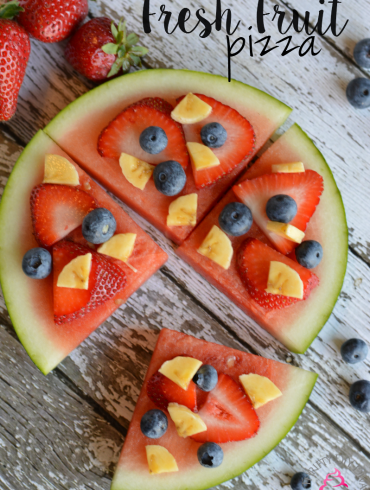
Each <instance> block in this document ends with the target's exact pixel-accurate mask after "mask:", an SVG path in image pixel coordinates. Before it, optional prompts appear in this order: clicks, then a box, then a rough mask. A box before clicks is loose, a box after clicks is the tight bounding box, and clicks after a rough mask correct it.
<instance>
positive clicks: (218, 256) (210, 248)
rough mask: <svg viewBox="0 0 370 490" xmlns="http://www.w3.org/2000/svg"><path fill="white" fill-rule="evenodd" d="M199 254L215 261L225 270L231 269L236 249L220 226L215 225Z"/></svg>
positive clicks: (199, 249)
mask: <svg viewBox="0 0 370 490" xmlns="http://www.w3.org/2000/svg"><path fill="white" fill-rule="evenodd" d="M198 252H199V253H200V254H201V255H204V256H205V257H208V258H209V259H211V260H213V262H216V264H218V265H220V266H221V267H223V268H224V269H228V268H229V267H230V263H231V259H232V256H233V253H234V249H233V246H232V243H231V241H230V238H229V237H228V236H227V235H226V234H225V233H224V232H223V231H222V230H220V228H218V226H216V225H213V227H212V228H211V231H210V232H209V233H208V235H207V236H206V237H205V239H204V240H203V242H202V244H201V246H200V247H199V248H198Z"/></svg>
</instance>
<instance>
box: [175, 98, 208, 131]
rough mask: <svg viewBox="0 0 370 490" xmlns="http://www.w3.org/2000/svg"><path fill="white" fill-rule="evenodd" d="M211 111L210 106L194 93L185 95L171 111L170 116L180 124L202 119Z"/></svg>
mask: <svg viewBox="0 0 370 490" xmlns="http://www.w3.org/2000/svg"><path fill="white" fill-rule="evenodd" d="M211 112H212V106H210V105H209V104H207V102H205V101H204V100H202V99H201V98H199V97H197V96H196V95H194V94H188V95H186V96H185V97H184V98H183V99H182V100H181V101H180V102H179V103H178V104H177V106H176V107H175V109H174V110H173V111H172V112H171V117H172V119H174V120H175V121H177V122H178V123H180V124H194V123H197V122H200V121H203V119H205V118H206V117H208V116H209V115H210V114H211Z"/></svg>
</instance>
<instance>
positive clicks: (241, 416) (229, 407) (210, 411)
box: [191, 374, 260, 444]
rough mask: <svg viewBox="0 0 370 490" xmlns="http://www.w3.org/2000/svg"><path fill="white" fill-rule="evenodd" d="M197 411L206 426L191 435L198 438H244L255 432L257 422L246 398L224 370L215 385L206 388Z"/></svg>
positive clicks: (203, 440)
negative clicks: (207, 389) (212, 387)
mask: <svg viewBox="0 0 370 490" xmlns="http://www.w3.org/2000/svg"><path fill="white" fill-rule="evenodd" d="M199 415H200V417H201V418H202V420H203V421H204V422H205V424H206V426H207V430H206V431H205V432H200V433H199V434H196V435H194V436H191V438H192V439H194V440H196V441H197V442H216V443H218V444H219V443H223V442H230V441H244V440H245V439H249V438H250V437H253V436H254V435H256V433H257V431H258V429H259V426H260V422H259V419H258V416H257V414H256V412H255V410H254V408H253V406H252V404H251V402H250V400H249V398H248V397H247V396H246V395H245V393H244V391H243V389H242V388H241V387H240V386H239V385H238V384H237V383H235V381H234V380H233V379H231V378H230V376H227V375H226V374H219V376H218V383H217V386H216V388H215V389H214V390H212V391H211V392H209V394H208V397H207V401H206V402H205V404H204V405H203V406H202V408H201V409H200V410H199Z"/></svg>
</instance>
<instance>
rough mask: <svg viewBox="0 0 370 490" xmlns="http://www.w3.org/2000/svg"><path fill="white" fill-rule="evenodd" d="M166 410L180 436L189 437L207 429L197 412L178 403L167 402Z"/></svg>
mask: <svg viewBox="0 0 370 490" xmlns="http://www.w3.org/2000/svg"><path fill="white" fill-rule="evenodd" d="M167 409H168V412H169V414H170V417H171V419H172V421H173V423H174V424H175V426H176V430H177V433H178V435H179V436H180V437H184V438H185V437H189V436H193V435H194V434H199V433H200V432H204V431H206V430H207V426H206V424H205V423H204V422H203V420H202V419H201V418H200V417H199V415H198V414H196V413H193V412H192V411H191V410H189V408H188V407H185V406H184V405H179V404H178V403H169V404H168V407H167Z"/></svg>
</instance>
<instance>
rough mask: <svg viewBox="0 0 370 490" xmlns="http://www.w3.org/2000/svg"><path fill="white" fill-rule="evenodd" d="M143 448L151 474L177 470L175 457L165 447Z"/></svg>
mask: <svg viewBox="0 0 370 490" xmlns="http://www.w3.org/2000/svg"><path fill="white" fill-rule="evenodd" d="M145 450H146V457H147V460H148V466H149V473H150V474H151V475H158V474H159V473H172V472H173V471H179V468H178V466H177V463H176V460H175V458H174V457H173V456H172V454H171V453H170V452H169V451H168V450H167V449H166V448H165V447H163V446H154V445H153V446H145Z"/></svg>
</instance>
